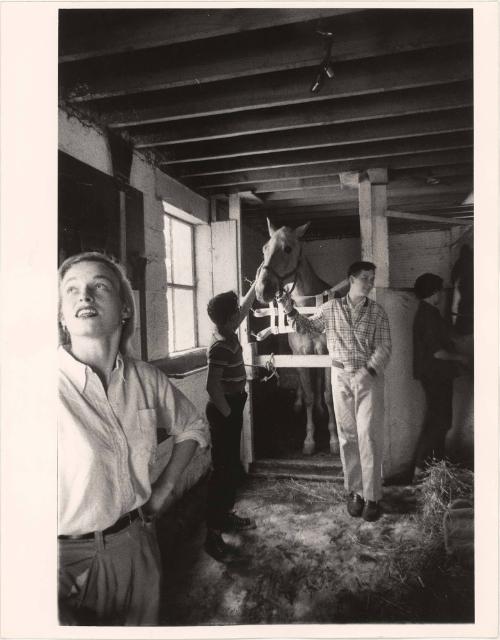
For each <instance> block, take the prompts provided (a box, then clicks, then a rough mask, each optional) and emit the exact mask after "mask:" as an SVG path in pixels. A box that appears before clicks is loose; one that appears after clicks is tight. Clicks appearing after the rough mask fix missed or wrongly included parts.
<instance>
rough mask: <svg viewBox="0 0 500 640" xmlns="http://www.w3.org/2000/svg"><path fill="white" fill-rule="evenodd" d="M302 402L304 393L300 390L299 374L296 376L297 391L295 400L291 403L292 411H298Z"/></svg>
mask: <svg viewBox="0 0 500 640" xmlns="http://www.w3.org/2000/svg"><path fill="white" fill-rule="evenodd" d="M303 404H304V393H303V391H302V383H301V381H300V375H298V376H297V393H296V395H295V400H294V403H293V411H294V413H300V410H301V409H302V406H303Z"/></svg>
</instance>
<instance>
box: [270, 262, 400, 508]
mask: <svg viewBox="0 0 500 640" xmlns="http://www.w3.org/2000/svg"><path fill="white" fill-rule="evenodd" d="M375 268H376V267H375V265H374V264H373V263H371V262H355V263H354V264H352V265H351V266H350V267H349V270H348V272H347V275H348V278H349V284H350V287H349V293H348V294H347V295H346V296H345V297H343V298H334V299H333V300H329V301H328V302H325V303H324V304H322V305H321V306H320V307H319V308H318V311H317V312H316V313H315V314H314V315H312V316H310V317H306V316H303V315H301V314H300V313H299V312H298V311H297V310H296V309H295V308H294V306H293V300H292V299H291V298H290V296H289V295H288V294H287V293H286V292H285V293H284V294H283V296H282V297H281V298H280V303H281V304H282V306H283V308H284V310H285V313H286V314H287V316H288V318H289V319H290V321H291V324H292V327H293V328H294V330H295V331H296V332H297V333H305V334H311V333H322V332H325V333H326V339H327V344H328V352H329V354H330V356H331V357H332V391H333V404H334V408H335V416H336V419H337V428H338V432H339V433H338V435H339V441H340V457H341V460H342V467H343V469H344V483H345V487H346V489H347V491H348V492H349V498H348V501H347V510H348V512H349V514H350V515H351V516H353V517H360V516H363V518H364V519H365V520H368V521H373V520H377V519H378V517H379V516H380V507H379V500H380V498H381V497H382V473H381V471H382V453H383V429H384V369H385V366H386V365H387V362H388V360H389V357H390V355H391V334H390V330H389V321H388V319H387V315H386V313H385V311H384V309H383V308H382V307H381V306H380V305H379V304H377V303H376V302H374V301H373V300H371V299H370V298H368V297H367V296H368V294H369V293H370V291H371V290H372V289H373V285H374V281H375Z"/></svg>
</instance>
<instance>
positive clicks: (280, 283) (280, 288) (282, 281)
mask: <svg viewBox="0 0 500 640" xmlns="http://www.w3.org/2000/svg"><path fill="white" fill-rule="evenodd" d="M301 259H302V247H300V253H299V259H298V260H297V266H296V267H295V269H292V270H291V271H288V272H287V273H284V274H283V275H281V276H280V274H279V273H277V272H276V271H275V270H274V269H273V268H272V267H271V266H270V265H268V264H264V263H262V264H261V265H260V267H259V271H260V270H261V269H262V270H264V269H265V270H267V271H269V272H270V273H271V274H272V275H273V276H274V277H275V278H276V280H277V281H278V294H277V296H276V297H278V295H279V296H281V295H282V294H283V292H284V291H285V287H284V286H283V285H284V284H285V280H286V279H287V278H290V277H291V276H293V284H292V288H291V289H288V293H292V291H293V290H294V289H295V285H296V284H297V276H298V271H299V267H300V263H301Z"/></svg>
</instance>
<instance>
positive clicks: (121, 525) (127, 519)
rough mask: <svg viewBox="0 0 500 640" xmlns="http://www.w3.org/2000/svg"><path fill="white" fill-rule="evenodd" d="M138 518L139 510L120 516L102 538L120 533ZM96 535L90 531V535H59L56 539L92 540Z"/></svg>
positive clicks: (104, 531) (103, 533)
mask: <svg viewBox="0 0 500 640" xmlns="http://www.w3.org/2000/svg"><path fill="white" fill-rule="evenodd" d="M140 517H141V514H140V511H139V509H134V510H133V511H130V512H129V513H126V514H125V515H124V516H122V517H121V518H120V519H119V520H117V521H116V522H115V523H114V524H112V525H111V526H110V527H108V528H107V529H104V530H103V531H102V532H101V533H102V535H103V536H108V535H110V534H111V533H118V532H119V531H122V530H123V529H125V528H126V527H128V526H129V525H130V524H132V522H134V520H137V518H140ZM96 533H97V532H96V531H91V532H90V533H82V534H81V535H76V536H65V535H60V536H57V537H58V539H59V540H92V539H93V538H94V537H95V534H96Z"/></svg>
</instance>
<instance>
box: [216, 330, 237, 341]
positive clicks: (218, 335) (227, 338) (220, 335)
mask: <svg viewBox="0 0 500 640" xmlns="http://www.w3.org/2000/svg"><path fill="white" fill-rule="evenodd" d="M213 336H214V338H215V339H216V340H226V341H227V340H232V339H233V336H234V338H235V337H236V334H235V333H232V334H231V335H230V336H223V335H222V334H220V333H219V332H218V331H214V332H213Z"/></svg>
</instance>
